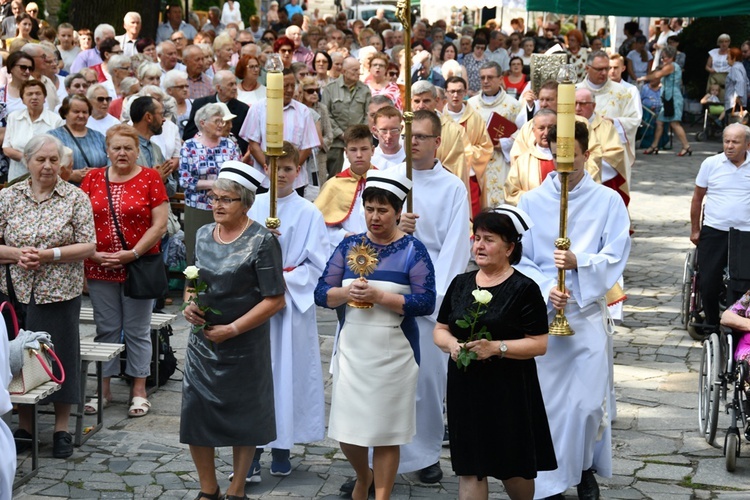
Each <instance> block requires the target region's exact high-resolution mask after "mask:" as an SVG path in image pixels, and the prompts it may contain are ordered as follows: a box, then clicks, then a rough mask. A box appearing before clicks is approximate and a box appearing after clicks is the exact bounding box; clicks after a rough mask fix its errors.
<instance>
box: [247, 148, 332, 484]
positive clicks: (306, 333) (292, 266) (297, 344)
mask: <svg viewBox="0 0 750 500" xmlns="http://www.w3.org/2000/svg"><path fill="white" fill-rule="evenodd" d="M283 149H284V156H281V157H279V159H278V175H277V191H278V199H277V217H278V218H279V219H280V220H281V226H280V227H279V228H278V229H277V230H276V231H277V233H278V234H277V235H278V239H279V244H280V245H281V256H282V259H283V260H282V264H283V266H284V281H285V282H286V292H285V294H284V295H285V299H286V307H285V308H284V309H282V310H281V312H279V313H277V314H276V315H275V316H273V317H272V318H271V360H272V366H273V389H274V390H273V392H274V406H275V408H276V441H274V442H272V443H270V444H268V445H266V446H267V447H270V448H271V455H272V461H271V475H272V476H286V475H288V474H289V473H290V472H291V470H292V467H291V463H290V461H289V450H290V449H291V448H292V446H293V445H294V444H295V443H312V442H314V441H319V440H321V439H323V437H324V436H325V399H324V395H323V370H322V367H321V363H320V348H319V344H318V327H317V324H316V320H315V299H314V297H313V294H314V292H315V286H316V285H317V283H318V279H319V278H320V276H321V275H322V274H323V269H324V268H325V265H326V260H327V258H328V254H329V244H328V231H327V229H326V225H325V222H323V215H322V214H321V213H320V211H319V210H318V209H317V208H316V207H315V205H313V204H312V203H311V202H309V201H307V200H306V199H304V198H302V197H301V196H300V195H299V194H297V192H296V191H295V190H294V188H293V186H294V181H295V179H296V178H297V176H298V175H300V166H299V165H300V155H299V150H298V149H297V148H296V147H295V146H294V145H293V144H292V143H290V142H288V141H284V144H283ZM266 164H269V161H266ZM266 173H267V174H269V173H270V172H268V171H266ZM269 213H270V193H264V194H260V195H258V196H257V197H256V199H255V203H253V206H252V208H251V209H250V211H249V212H248V216H249V217H250V218H251V219H252V220H257V221H259V222H261V223H262V222H264V221H265V220H266V218H267V217H268V215H269ZM248 383H252V381H248ZM258 450H259V451H256V453H255V458H254V460H253V464H252V467H251V468H250V472H249V473H248V482H257V481H259V480H260V463H259V458H260V454H261V453H262V452H263V449H262V448H258ZM256 478H257V479H256Z"/></svg>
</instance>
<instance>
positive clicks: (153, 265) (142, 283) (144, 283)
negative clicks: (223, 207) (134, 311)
mask: <svg viewBox="0 0 750 500" xmlns="http://www.w3.org/2000/svg"><path fill="white" fill-rule="evenodd" d="M104 179H105V181H106V183H107V200H108V201H109V210H110V212H111V213H112V220H113V221H114V224H115V232H116V233H117V237H118V238H120V243H122V248H123V249H125V250H130V249H129V248H128V245H127V243H126V242H125V237H124V236H123V235H122V231H120V224H119V223H118V222H117V215H116V213H115V207H114V205H113V204H112V192H111V191H110V188H109V169H107V171H106V172H105V174H104ZM125 273H126V276H125V296H126V297H130V298H131V299H158V298H161V297H164V296H165V295H166V294H167V292H168V286H169V283H168V282H167V273H166V272H165V270H164V257H163V256H162V253H161V252H157V253H150V254H146V255H142V256H141V257H140V258H138V259H136V260H134V261H133V262H131V263H130V264H126V265H125Z"/></svg>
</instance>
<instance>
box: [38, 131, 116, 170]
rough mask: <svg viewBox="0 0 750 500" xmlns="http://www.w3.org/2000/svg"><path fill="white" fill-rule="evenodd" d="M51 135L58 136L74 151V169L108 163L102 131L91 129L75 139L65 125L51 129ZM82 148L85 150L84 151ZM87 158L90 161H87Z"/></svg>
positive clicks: (101, 165) (96, 166) (95, 166)
mask: <svg viewBox="0 0 750 500" xmlns="http://www.w3.org/2000/svg"><path fill="white" fill-rule="evenodd" d="M49 135H52V136H55V137H57V138H58V139H60V141H61V142H62V143H63V144H64V145H66V146H67V147H69V148H70V149H71V151H73V170H79V169H82V168H87V167H91V168H99V167H103V166H105V165H107V163H108V161H109V158H107V146H106V144H105V141H104V135H102V134H101V132H97V131H96V130H91V129H89V130H87V131H86V135H85V136H83V137H76V138H75V139H73V136H71V135H70V134H69V133H68V131H67V130H65V127H64V126H63V127H57V128H56V129H52V130H50V131H49ZM76 139H77V140H76ZM81 150H83V153H82V152H81ZM84 155H85V158H84ZM87 159H88V163H87V162H86V160H87Z"/></svg>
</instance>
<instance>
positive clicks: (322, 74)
mask: <svg viewBox="0 0 750 500" xmlns="http://www.w3.org/2000/svg"><path fill="white" fill-rule="evenodd" d="M332 67H333V59H331V56H330V55H328V52H325V51H323V50H319V51H317V52H316V53H315V56H314V57H313V69H314V70H315V75H316V78H317V80H318V85H320V86H321V87H325V86H326V85H328V84H329V83H331V82H332V81H333V80H334V79H333V78H331V77H330V76H329V75H328V72H329V71H330V70H331V68H332Z"/></svg>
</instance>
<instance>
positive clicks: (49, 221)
mask: <svg viewBox="0 0 750 500" xmlns="http://www.w3.org/2000/svg"><path fill="white" fill-rule="evenodd" d="M0 239H2V241H3V243H4V244H5V245H8V246H12V247H16V248H20V247H34V248H39V249H42V248H55V247H64V246H67V245H72V244H75V243H96V233H95V231H94V215H93V212H92V210H91V203H90V202H89V199H88V196H86V194H84V192H83V191H81V190H80V189H78V188H77V187H75V186H73V185H72V184H69V183H67V182H65V181H64V180H62V179H60V178H58V180H57V185H56V186H55V188H54V190H53V191H52V195H51V196H50V197H49V198H47V199H45V200H43V201H36V200H35V199H34V195H33V193H32V191H31V180H27V181H23V182H19V183H17V184H14V185H13V186H11V187H8V188H6V189H3V190H2V191H0ZM5 269H6V268H5V266H0V289H2V291H3V293H6V294H7V293H8V290H7V286H6V279H5ZM10 275H11V279H12V282H13V289H14V290H15V292H16V296H17V297H18V300H19V301H20V302H22V303H24V304H28V303H29V302H31V297H32V293H33V297H34V301H35V302H36V303H37V304H51V303H55V302H63V301H66V300H71V299H74V298H76V297H78V296H79V295H81V292H82V291H83V262H82V261H80V262H50V263H47V264H42V265H41V266H40V267H39V269H37V270H34V271H27V270H24V269H22V268H21V267H20V266H18V265H11V266H10Z"/></svg>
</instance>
